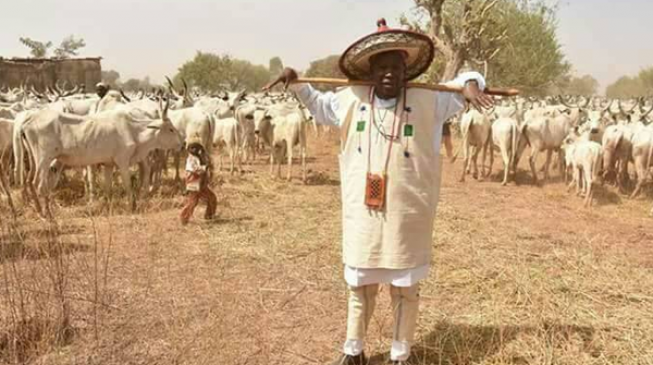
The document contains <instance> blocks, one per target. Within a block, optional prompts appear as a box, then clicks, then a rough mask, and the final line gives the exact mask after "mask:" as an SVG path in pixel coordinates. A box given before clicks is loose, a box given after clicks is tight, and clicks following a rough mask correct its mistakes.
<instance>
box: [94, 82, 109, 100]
mask: <svg viewBox="0 0 653 365" xmlns="http://www.w3.org/2000/svg"><path fill="white" fill-rule="evenodd" d="M109 89H110V87H109V85H107V84H105V83H104V82H98V83H97V85H95V93H96V94H97V96H99V97H100V99H102V98H103V97H104V96H105V95H106V94H107V93H108V92H109Z"/></svg>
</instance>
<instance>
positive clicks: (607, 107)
mask: <svg viewBox="0 0 653 365" xmlns="http://www.w3.org/2000/svg"><path fill="white" fill-rule="evenodd" d="M613 103H614V99H612V100H610V102H609V103H608V106H606V107H605V108H603V111H601V115H603V114H605V113H607V112H609V111H610V107H612V104H613Z"/></svg>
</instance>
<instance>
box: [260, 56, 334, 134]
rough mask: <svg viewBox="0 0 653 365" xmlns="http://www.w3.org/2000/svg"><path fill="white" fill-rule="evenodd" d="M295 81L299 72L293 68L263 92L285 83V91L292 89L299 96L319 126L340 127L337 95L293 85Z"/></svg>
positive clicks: (304, 85) (307, 85)
mask: <svg viewBox="0 0 653 365" xmlns="http://www.w3.org/2000/svg"><path fill="white" fill-rule="evenodd" d="M295 80H297V72H296V71H295V70H293V69H292V68H286V69H284V70H283V72H282V73H281V75H280V76H279V77H278V78H277V79H276V80H274V81H272V82H271V83H269V84H268V85H266V86H265V87H264V88H263V90H264V91H268V90H270V89H271V88H272V87H274V86H275V85H277V84H279V83H283V84H284V88H285V89H287V88H288V87H290V89H291V90H292V91H294V92H295V94H297V98H299V100H300V101H301V102H302V103H303V104H304V105H306V107H307V108H308V110H309V111H310V112H311V114H312V115H313V118H315V121H316V122H317V123H318V124H324V125H332V126H339V125H340V121H339V120H338V118H337V116H336V111H337V110H338V98H337V97H336V95H335V94H334V93H332V92H326V93H323V92H320V91H318V90H315V89H314V88H313V87H312V86H311V85H310V84H292V85H291V82H292V81H295Z"/></svg>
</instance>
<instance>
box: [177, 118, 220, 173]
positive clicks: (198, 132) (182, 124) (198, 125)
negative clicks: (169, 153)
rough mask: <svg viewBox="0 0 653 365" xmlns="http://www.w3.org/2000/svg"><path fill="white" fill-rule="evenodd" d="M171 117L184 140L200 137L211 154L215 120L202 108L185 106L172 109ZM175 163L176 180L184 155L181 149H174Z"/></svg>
mask: <svg viewBox="0 0 653 365" xmlns="http://www.w3.org/2000/svg"><path fill="white" fill-rule="evenodd" d="M168 115H169V118H170V121H171V122H172V124H173V125H174V126H175V128H176V129H177V130H178V131H179V133H180V135H181V138H182V140H183V141H184V142H186V141H187V140H188V138H189V137H190V136H197V137H199V139H200V141H201V143H202V146H204V148H206V151H207V153H208V154H209V156H210V155H211V149H212V148H211V147H212V146H213V136H214V128H215V126H214V121H213V119H212V118H211V117H210V116H209V115H208V114H207V113H205V112H204V111H203V110H202V109H200V108H194V107H193V108H185V109H179V110H171V111H170V112H169V113H168ZM173 153H174V157H175V159H174V161H175V162H174V164H175V166H174V167H175V181H179V180H180V174H179V163H180V159H181V155H182V151H181V150H176V151H173Z"/></svg>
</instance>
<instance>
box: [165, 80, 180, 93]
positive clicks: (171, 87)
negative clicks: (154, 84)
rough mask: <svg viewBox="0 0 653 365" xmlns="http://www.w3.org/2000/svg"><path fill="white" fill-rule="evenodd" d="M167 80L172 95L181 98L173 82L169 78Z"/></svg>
mask: <svg viewBox="0 0 653 365" xmlns="http://www.w3.org/2000/svg"><path fill="white" fill-rule="evenodd" d="M166 80H168V89H169V90H170V93H171V94H173V95H174V96H175V97H179V93H178V92H177V90H176V89H175V85H174V84H173V83H172V80H170V78H169V77H168V76H166Z"/></svg>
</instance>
